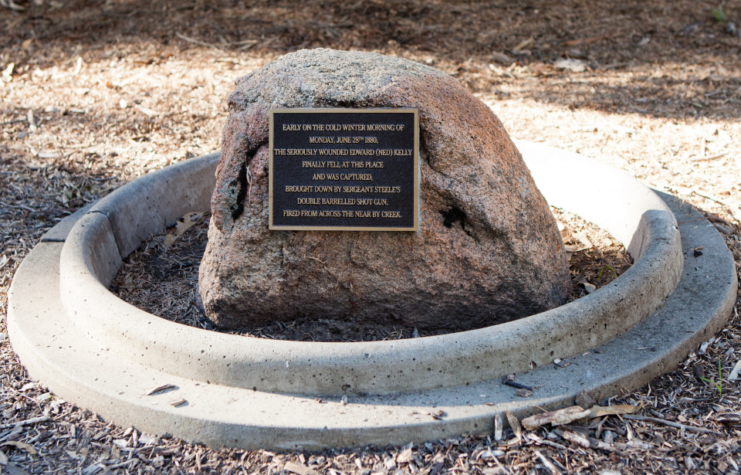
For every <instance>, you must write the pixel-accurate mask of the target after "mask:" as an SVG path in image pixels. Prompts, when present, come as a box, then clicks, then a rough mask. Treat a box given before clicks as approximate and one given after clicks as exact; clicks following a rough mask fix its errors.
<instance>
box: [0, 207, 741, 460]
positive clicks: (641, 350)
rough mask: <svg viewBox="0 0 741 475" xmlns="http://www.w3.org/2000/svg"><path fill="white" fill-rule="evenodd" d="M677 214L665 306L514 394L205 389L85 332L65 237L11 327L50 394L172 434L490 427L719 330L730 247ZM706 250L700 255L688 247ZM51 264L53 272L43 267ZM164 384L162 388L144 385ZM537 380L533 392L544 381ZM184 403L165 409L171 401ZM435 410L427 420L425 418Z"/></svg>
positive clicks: (369, 438)
mask: <svg viewBox="0 0 741 475" xmlns="http://www.w3.org/2000/svg"><path fill="white" fill-rule="evenodd" d="M667 199H668V200H669V201H670V204H671V205H672V207H673V208H674V211H675V212H676V213H677V216H678V217H680V223H682V224H680V226H681V233H682V247H683V250H684V252H685V253H686V260H685V262H684V266H683V271H682V278H681V280H680V282H679V284H678V285H677V287H676V289H675V291H674V292H673V293H672V294H671V295H670V296H669V297H668V298H667V299H666V302H665V303H664V305H663V306H662V307H661V308H660V309H658V310H657V311H656V312H654V313H653V314H652V315H651V316H649V317H648V318H646V319H645V320H644V321H642V322H641V323H639V324H638V325H636V326H635V327H633V328H632V329H630V330H629V331H627V332H626V333H624V334H623V335H621V336H620V337H618V338H616V339H614V340H612V341H610V342H608V343H606V344H604V345H602V346H600V347H599V348H596V349H595V351H590V352H588V353H587V354H581V355H579V356H577V357H575V358H573V360H572V364H571V365H570V366H569V367H567V368H559V367H557V366H555V365H548V366H547V367H542V368H538V369H536V370H534V371H530V372H527V373H524V374H519V375H518V381H519V382H521V383H523V384H528V385H531V386H538V387H539V388H538V389H536V390H535V392H534V394H533V396H532V397H530V398H518V397H516V396H515V395H514V388H511V387H508V386H505V385H502V384H501V382H500V381H499V380H494V381H485V382H481V383H478V384H471V385H469V386H466V385H463V386H460V387H455V388H449V389H439V390H430V391H424V392H419V393H413V394H403V395H393V396H372V397H362V396H350V397H349V398H348V400H347V403H346V404H343V403H342V401H341V400H340V398H329V399H328V400H325V401H324V402H322V403H320V402H317V401H316V400H315V399H314V398H311V397H302V396H295V395H293V396H292V395H282V394H271V393H264V392H260V391H252V390H246V389H240V388H234V387H226V386H221V385H216V384H204V383H202V382H199V381H193V380H189V379H187V378H182V377H179V376H174V375H171V374H168V373H164V372H161V371H157V370H156V369H153V368H151V367H148V366H144V365H139V364H137V363H133V362H131V361H129V360H127V359H125V358H121V357H120V355H118V354H116V353H114V352H112V351H108V350H106V349H105V348H101V347H100V345H98V344H96V342H95V341H93V339H91V338H88V337H86V336H85V335H84V334H83V333H82V332H81V331H80V329H79V328H78V327H77V326H75V325H74V324H73V323H72V322H71V321H70V319H69V317H68V316H67V315H66V313H65V312H64V311H63V310H62V308H61V302H60V299H59V297H60V296H59V294H58V293H57V292H54V291H53V290H52V291H49V292H39V291H38V289H39V288H44V289H50V290H51V289H56V288H59V273H58V272H55V271H54V269H57V268H58V267H57V263H58V262H59V258H60V255H61V253H62V244H61V243H57V242H50V243H41V244H39V245H37V246H36V247H35V248H34V249H33V251H32V252H31V253H30V254H29V255H28V256H27V257H26V259H25V260H24V261H23V263H22V264H21V266H20V268H19V269H18V271H17V272H16V275H15V278H14V279H13V283H12V285H11V288H10V291H9V308H8V330H9V336H10V340H11V343H12V344H13V347H14V349H15V351H16V352H17V353H18V355H19V356H20V358H21V361H22V362H23V364H24V365H25V366H26V367H27V369H28V371H29V373H30V375H31V376H32V377H33V378H37V379H39V380H40V381H41V382H42V383H43V384H44V385H46V386H47V387H49V389H51V390H52V391H53V392H54V393H56V394H58V395H59V396H61V397H63V398H65V399H67V400H69V401H70V402H73V403H76V404H79V405H80V406H82V407H85V408H88V409H90V410H93V411H95V412H97V413H99V414H100V415H101V416H103V417H104V418H105V419H107V420H110V421H112V422H114V423H117V424H119V425H123V426H128V425H133V426H135V427H137V428H138V429H139V430H143V431H146V432H150V433H153V434H158V435H163V434H171V435H174V436H177V437H180V438H182V439H184V440H186V441H189V442H196V443H204V444H207V445H209V446H212V447H221V446H226V447H239V448H243V449H248V450H252V449H257V448H264V449H277V450H292V449H297V448H305V449H319V448H324V447H349V446H361V445H367V444H376V445H385V444H404V443H408V442H421V441H425V440H431V439H439V438H443V437H451V436H457V435H458V434H461V433H464V432H468V433H471V432H473V433H480V432H486V431H490V430H492V420H493V416H494V415H496V414H501V413H502V412H504V411H507V410H509V411H513V412H514V413H515V415H517V416H518V417H520V418H522V417H525V416H527V415H531V414H533V413H536V412H540V411H541V410H543V409H546V410H547V409H555V408H558V407H563V406H566V405H571V404H573V397H574V396H575V395H576V394H578V393H579V392H580V391H582V390H586V391H587V392H589V393H590V394H591V395H592V396H593V397H594V398H595V399H600V398H603V397H607V396H610V395H613V394H616V393H619V392H621V391H623V390H626V389H627V390H630V389H634V388H636V387H639V386H642V385H643V384H645V383H647V382H648V381H650V380H651V379H652V378H654V377H655V376H657V375H658V374H661V373H663V372H666V371H669V370H671V369H672V368H674V367H676V366H677V365H678V364H679V363H680V362H681V361H682V360H683V359H684V358H686V356H687V354H688V352H690V351H692V350H694V349H696V348H697V346H698V345H699V344H700V343H701V342H702V341H704V340H706V339H708V338H709V337H710V336H711V335H712V334H713V333H715V332H716V331H718V330H719V329H720V328H722V326H723V325H724V324H725V322H726V321H727V319H728V317H729V316H730V314H731V311H732V308H733V305H734V302H735V299H736V294H737V289H738V281H737V278H736V272H735V266H734V262H733V258H732V256H731V254H730V251H728V249H727V248H726V246H725V243H724V242H723V239H722V238H721V237H720V236H719V235H718V233H717V231H715V229H714V228H713V227H712V225H710V223H708V222H707V221H706V220H704V219H703V217H702V215H701V214H700V213H699V212H697V211H695V210H693V209H691V208H689V207H688V206H686V205H685V206H682V207H681V208H680V205H681V201H679V200H674V199H672V198H670V197H669V198H667ZM700 246H701V247H703V250H704V252H703V254H702V256H698V257H695V256H694V253H692V252H688V251H690V250H691V249H693V248H697V247H700ZM50 269H51V271H50ZM165 383H169V384H173V385H174V386H175V387H174V388H173V389H172V390H171V391H170V392H168V393H165V394H161V395H157V396H144V393H145V391H146V389H148V388H151V387H153V386H157V385H161V384H165ZM541 385H542V387H541ZM175 398H183V399H185V400H186V401H187V402H186V403H185V404H183V405H181V406H178V407H172V406H171V405H170V404H169V402H170V401H171V400H172V399H175ZM433 410H435V411H438V410H442V411H443V412H444V413H445V416H444V417H443V419H442V420H440V421H436V420H433V419H432V418H431V417H429V416H428V415H426V413H429V412H432V411H433Z"/></svg>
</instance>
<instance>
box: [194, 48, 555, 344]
mask: <svg viewBox="0 0 741 475" xmlns="http://www.w3.org/2000/svg"><path fill="white" fill-rule="evenodd" d="M216 179H217V183H216V188H215V191H214V193H213V197H212V202H211V205H212V213H213V218H212V221H211V225H210V228H209V236H208V247H207V249H206V253H205V256H204V258H203V261H202V263H201V270H200V277H199V291H200V294H201V297H202V300H203V304H204V307H205V310H206V313H207V315H208V317H209V318H211V319H212V320H213V321H214V322H215V323H217V324H218V325H219V326H221V327H223V328H228V329H236V328H240V327H243V326H246V325H252V324H261V323H272V322H274V321H276V320H282V321H288V320H292V319H306V318H322V319H337V320H341V321H345V322H356V323H359V324H362V323H363V322H374V323H389V324H398V325H404V326H408V327H417V328H420V329H422V328H425V329H442V330H446V331H457V330H467V329H473V328H479V327H483V326H488V325H493V324H498V323H503V322H507V321H511V320H514V319H518V318H521V317H525V316H528V315H532V314H535V313H538V312H542V311H545V310H548V309H550V308H553V307H556V306H559V305H561V304H563V303H564V302H565V301H566V298H567V296H568V294H569V289H570V279H569V270H568V263H567V257H566V253H565V250H564V248H563V245H562V241H561V237H560V235H559V232H558V230H557V227H556V222H555V219H554V218H553V216H552V214H551V212H550V209H549V207H548V204H547V203H546V201H545V199H544V198H543V196H542V195H541V193H540V192H539V191H538V189H537V187H536V186H535V183H534V181H533V179H532V177H531V176H530V172H529V170H528V168H527V167H526V165H525V164H524V162H523V160H522V157H521V155H520V153H519V152H518V150H517V148H516V147H515V145H514V144H513V143H512V141H511V140H510V138H509V136H508V135H507V132H506V131H505V129H504V127H503V126H502V124H501V122H500V121H499V120H498V119H497V117H496V116H495V115H494V114H493V113H492V111H491V110H490V109H489V108H488V107H487V106H486V105H485V104H483V103H482V102H481V101H480V100H478V99H477V98H475V97H474V96H473V95H471V94H470V93H469V92H468V91H466V90H465V89H464V88H463V87H462V86H461V85H459V84H458V83H457V82H456V81H455V80H454V79H453V78H451V77H450V76H448V75H446V74H444V73H442V72H440V71H437V70H435V69H432V68H429V67H426V66H423V65H421V64H418V63H414V62H411V61H407V60H403V59H400V58H395V57H388V56H382V55H378V54H373V53H360V52H339V51H332V50H325V49H319V50H307V51H299V52H296V53H292V54H288V55H286V56H283V57H282V58H280V59H278V60H277V61H274V62H272V63H270V64H268V65H266V66H265V67H263V68H261V69H259V70H257V71H255V72H253V73H251V74H249V75H247V76H245V77H243V78H241V79H239V80H238V81H237V88H236V90H235V91H234V92H233V93H232V94H231V96H230V97H229V117H228V120H227V123H226V126H225V128H224V132H223V142H222V155H221V159H220V162H219V165H218V168H217V171H216Z"/></svg>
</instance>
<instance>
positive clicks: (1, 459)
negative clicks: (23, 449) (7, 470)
mask: <svg viewBox="0 0 741 475" xmlns="http://www.w3.org/2000/svg"><path fill="white" fill-rule="evenodd" d="M0 465H8V456H7V455H5V452H3V451H2V450H0Z"/></svg>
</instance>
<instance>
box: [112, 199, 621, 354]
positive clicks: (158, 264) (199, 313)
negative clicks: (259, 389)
mask: <svg viewBox="0 0 741 475" xmlns="http://www.w3.org/2000/svg"><path fill="white" fill-rule="evenodd" d="M553 212H554V214H555V215H556V218H557V220H558V226H559V229H560V230H561V236H562V238H563V240H564V244H565V245H566V249H567V252H568V255H569V267H570V271H571V282H572V289H571V295H570V296H569V299H568V301H569V302H571V301H573V300H576V299H578V298H581V297H584V296H585V295H588V294H590V293H592V292H594V291H596V290H597V289H599V288H601V287H604V286H605V285H607V284H609V283H610V282H612V281H613V280H615V279H616V278H617V277H618V276H620V275H622V274H623V273H625V271H627V270H628V269H630V266H631V264H632V259H631V258H630V255H629V254H628V253H627V252H626V250H625V248H624V247H623V246H622V244H620V243H619V242H618V241H617V240H615V238H613V237H612V236H611V235H610V234H609V233H607V232H605V231H604V230H602V229H600V228H599V227H598V226H596V225H594V224H591V223H589V222H587V221H585V220H583V219H581V218H579V217H578V216H576V215H574V214H571V213H566V212H564V211H563V210H559V209H553ZM209 214H210V213H208V212H205V213H189V214H188V215H186V216H184V217H183V219H182V220H181V224H180V225H179V226H180V228H179V229H177V228H176V227H174V226H173V228H172V229H170V230H168V231H165V232H163V233H162V234H160V235H158V236H153V237H152V238H150V239H148V240H147V241H146V242H144V243H143V244H142V245H141V246H140V247H139V249H137V250H136V251H134V252H133V253H131V255H129V256H128V257H127V258H126V259H124V265H123V268H122V269H121V271H120V272H119V273H118V275H117V276H116V277H115V278H114V280H113V282H112V283H111V291H112V292H113V293H114V294H115V295H117V296H118V297H119V298H121V299H122V300H124V301H126V302H128V303H130V304H132V305H134V306H136V307H139V308H141V309H142V310H144V311H146V312H149V313H152V314H154V315H157V316H159V317H162V318H166V319H168V320H171V321H174V322H178V323H182V324H185V325H190V326H195V327H199V328H205V329H208V330H216V331H221V332H225V333H234V334H239V335H243V336H248V337H256V338H269V339H271V340H298V341H345V342H350V341H378V340H399V339H404V338H417V337H422V336H431V335H444V334H446V333H450V332H449V331H446V330H444V329H443V330H434V329H424V328H422V329H418V328H416V327H413V326H400V325H388V324H386V325H384V324H373V323H369V322H347V321H342V320H339V319H318V320H317V319H295V320H292V321H288V322H276V323H274V324H272V325H268V326H251V327H244V328H241V329H239V330H236V331H234V330H227V329H222V328H219V327H218V326H217V325H215V324H214V323H213V322H212V321H211V320H209V319H208V318H207V317H206V316H205V312H204V310H203V305H202V303H201V301H200V298H199V296H198V271H199V268H200V262H201V259H202V257H203V254H204V252H205V250H206V243H207V242H208V225H209Z"/></svg>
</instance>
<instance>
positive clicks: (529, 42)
mask: <svg viewBox="0 0 741 475" xmlns="http://www.w3.org/2000/svg"><path fill="white" fill-rule="evenodd" d="M533 43H535V39H534V38H533V37H532V36H531V37H530V38H528V39H526V40H525V41H523V42H521V43H520V44H518V45H517V46H515V47H514V48H512V52H513V53H518V52H520V51H522V50H524V49H525V48H527V47H528V46H530V45H532V44H533Z"/></svg>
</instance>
